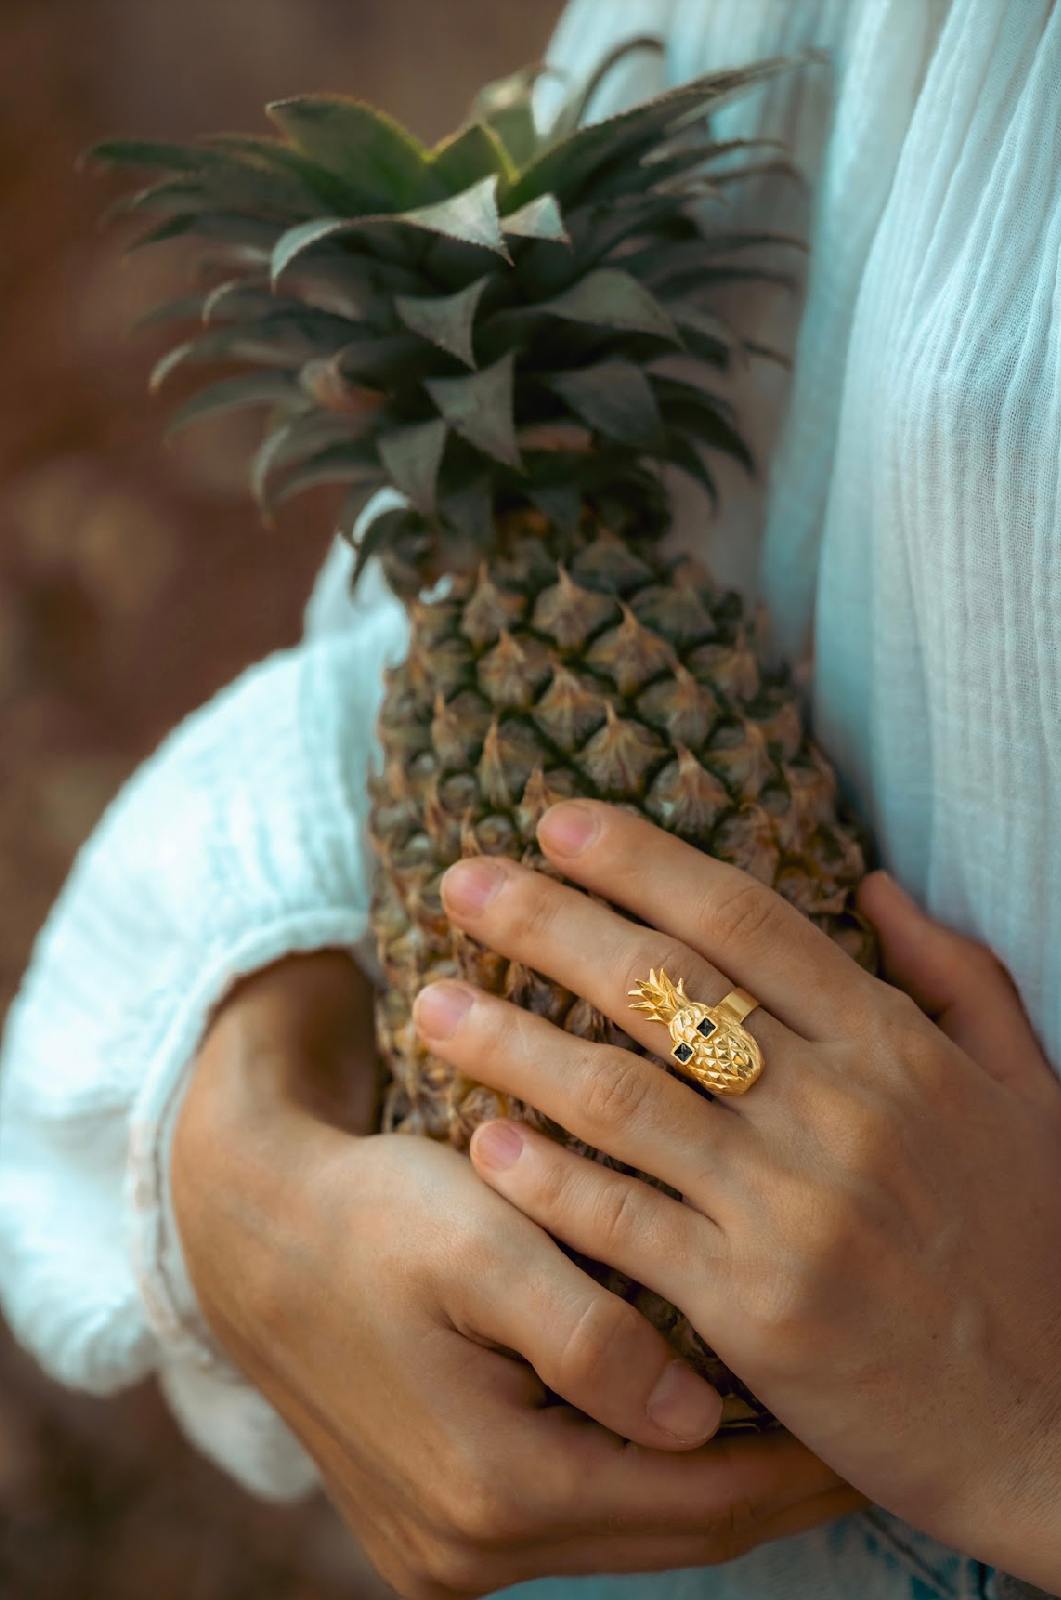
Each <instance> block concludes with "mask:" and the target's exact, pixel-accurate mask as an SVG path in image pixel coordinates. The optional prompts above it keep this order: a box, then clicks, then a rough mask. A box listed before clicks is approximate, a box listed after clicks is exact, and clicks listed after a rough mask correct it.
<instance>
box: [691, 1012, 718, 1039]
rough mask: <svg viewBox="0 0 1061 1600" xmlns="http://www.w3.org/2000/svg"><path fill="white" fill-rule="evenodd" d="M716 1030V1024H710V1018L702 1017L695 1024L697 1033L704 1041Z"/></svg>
mask: <svg viewBox="0 0 1061 1600" xmlns="http://www.w3.org/2000/svg"><path fill="white" fill-rule="evenodd" d="M717 1029H718V1023H717V1022H712V1021H711V1019H710V1017H704V1018H703V1019H702V1020H701V1021H700V1022H698V1023H697V1024H696V1031H697V1033H702V1034H703V1036H704V1038H705V1039H710V1037H711V1035H712V1034H713V1033H715V1032H716V1031H717Z"/></svg>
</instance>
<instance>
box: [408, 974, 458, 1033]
mask: <svg viewBox="0 0 1061 1600" xmlns="http://www.w3.org/2000/svg"><path fill="white" fill-rule="evenodd" d="M472 998H473V997H472V992H471V990H470V989H466V988H465V987H464V985H463V984H461V983H432V984H429V985H428V987H427V988H426V989H421V990H420V993H419V994H418V995H417V997H416V1002H415V1004H414V1006H413V1017H414V1019H415V1021H416V1026H417V1028H418V1029H419V1030H420V1032H421V1033H426V1034H430V1035H431V1037H432V1038H433V1039H447V1038H448V1037H449V1035H450V1034H451V1033H452V1032H453V1031H454V1029H455V1028H456V1026H457V1024H458V1023H459V1022H460V1020H461V1018H462V1017H464V1016H465V1015H466V1013H467V1012H468V1010H469V1008H470V1007H471V1003H472Z"/></svg>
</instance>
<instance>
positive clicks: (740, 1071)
mask: <svg viewBox="0 0 1061 1600" xmlns="http://www.w3.org/2000/svg"><path fill="white" fill-rule="evenodd" d="M627 992H628V993H629V994H630V995H632V996H633V997H634V998H633V999H632V1000H631V1002H630V1009H631V1011H643V1012H644V1013H645V1015H646V1016H648V1017H651V1018H652V1021H653V1022H662V1023H663V1025H664V1026H665V1027H666V1028H667V1030H668V1031H669V1033H670V1036H671V1041H672V1043H671V1050H670V1054H671V1057H672V1059H673V1060H674V1061H675V1062H676V1063H677V1065H678V1067H679V1068H680V1069H681V1071H682V1072H684V1073H685V1075H686V1077H688V1078H691V1079H692V1080H693V1082H694V1083H699V1084H701V1085H702V1086H703V1087H704V1088H705V1089H707V1090H709V1092H710V1093H711V1094H719V1095H734V1094H746V1093H747V1091H748V1090H749V1089H750V1088H751V1086H752V1084H753V1083H755V1081H756V1079H757V1078H758V1077H759V1076H760V1074H761V1073H762V1070H763V1067H764V1065H765V1062H764V1061H763V1053H762V1050H761V1049H760V1048H759V1041H758V1040H757V1039H756V1038H754V1037H753V1035H752V1034H750V1033H749V1032H748V1030H747V1028H745V1027H744V1020H745V1018H746V1017H748V1016H750V1015H751V1013H752V1012H753V1011H754V1010H755V1009H756V1007H757V1006H758V1004H759V1002H758V1000H757V999H756V998H755V996H754V995H752V994H749V993H748V991H747V989H731V990H730V992H729V993H728V994H727V995H724V996H723V998H722V999H721V1000H720V1001H719V1002H718V1004H717V1005H714V1006H709V1005H706V1004H705V1003H704V1002H703V1001H701V1000H691V999H690V998H689V996H688V995H687V994H686V992H685V988H684V985H683V980H682V979H681V978H679V979H678V982H677V983H672V982H671V980H670V978H668V976H667V974H666V972H664V970H663V968H662V967H661V968H660V969H659V971H658V972H656V971H650V972H649V975H648V979H647V980H644V979H643V980H641V981H640V982H639V983H638V984H637V985H636V986H635V987H634V988H633V989H630V990H628V991H627Z"/></svg>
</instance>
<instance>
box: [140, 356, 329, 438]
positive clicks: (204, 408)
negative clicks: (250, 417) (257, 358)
mask: <svg viewBox="0 0 1061 1600" xmlns="http://www.w3.org/2000/svg"><path fill="white" fill-rule="evenodd" d="M298 392H299V391H298V383H297V380H296V379H295V378H294V376H293V375H292V374H290V373H284V372H249V373H240V374H239V376H238V377H235V378H223V379H222V380H221V382H220V383H212V384H210V385H209V386H208V387H207V388H205V389H200V390H199V392H198V394H195V395H193V396H192V398H191V399H190V400H186V401H185V403H184V405H182V406H179V407H178V409H177V410H176V411H175V412H174V413H173V416H172V417H171V418H170V421H169V425H168V427H167V428H166V437H167V438H172V436H173V435H174V434H175V433H179V432H180V431H181V430H182V429H183V428H186V427H188V426H189V424H191V423H193V422H198V421H200V420H201V419H202V418H204V417H216V416H219V415H220V414H221V413H222V412H226V411H238V410H241V409H242V408H243V407H245V406H258V405H282V404H283V403H284V401H291V400H293V399H295V398H296V397H297V396H298Z"/></svg>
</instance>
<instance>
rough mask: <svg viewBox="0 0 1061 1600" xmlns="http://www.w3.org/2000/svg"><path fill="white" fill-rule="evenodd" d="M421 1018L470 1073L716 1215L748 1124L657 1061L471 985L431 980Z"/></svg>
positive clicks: (446, 1056) (422, 996)
mask: <svg viewBox="0 0 1061 1600" xmlns="http://www.w3.org/2000/svg"><path fill="white" fill-rule="evenodd" d="M414 1018H415V1021H416V1025H417V1028H418V1029H419V1031H420V1033H421V1034H422V1036H423V1037H424V1040H425V1042H426V1043H428V1044H429V1045H430V1048H431V1050H432V1051H433V1052H434V1053H435V1054H436V1055H438V1056H441V1057H442V1059H443V1060H444V1061H448V1062H449V1063H450V1064H451V1065H452V1066H454V1067H457V1068H458V1069H459V1070H460V1071H461V1073H462V1074H463V1075H464V1076H465V1077H467V1078H470V1079H472V1080H473V1081H474V1082H476V1083H486V1084H489V1085H490V1087H491V1088H494V1089H501V1090H503V1091H505V1092H507V1093H509V1094H513V1095H516V1096H518V1097H519V1099H521V1100H524V1101H526V1102H527V1103H528V1104H529V1105H532V1106H534V1107H536V1108H537V1110H539V1111H543V1112H545V1113H546V1115H547V1116H550V1117H552V1119H553V1120H554V1121H555V1122H558V1123H559V1124H560V1126H561V1127H563V1128H566V1129H567V1131H568V1132H569V1133H572V1134H574V1135H576V1137H578V1138H579V1139H584V1140H585V1142H586V1143H587V1144H590V1145H593V1146H594V1147H595V1148H596V1149H598V1150H605V1151H607V1153H608V1154H609V1155H611V1156H615V1157H616V1159H617V1160H619V1161H625V1162H627V1163H628V1164H629V1165H630V1166H633V1167H639V1168H640V1169H641V1170H642V1171H643V1172H651V1173H652V1175H653V1176H654V1177H657V1178H662V1179H663V1180H664V1182H666V1183H669V1184H671V1185H672V1187H673V1188H675V1189H678V1190H680V1191H681V1193H682V1194H684V1195H687V1196H689V1197H690V1198H692V1199H693V1200H694V1202H695V1203H696V1204H697V1205H698V1206H701V1207H703V1208H704V1209H705V1210H706V1211H707V1212H708V1213H710V1212H711V1208H712V1200H713V1197H717V1193H718V1189H719V1184H720V1175H721V1173H722V1172H724V1170H725V1167H726V1166H727V1164H728V1163H729V1162H731V1161H732V1160H734V1159H735V1158H736V1159H739V1156H738V1157H735V1156H734V1145H735V1143H738V1142H740V1141H741V1140H742V1137H743V1125H742V1123H741V1121H740V1119H739V1118H737V1117H727V1116H725V1115H724V1114H723V1113H722V1112H721V1111H720V1110H719V1108H718V1107H717V1106H715V1105H712V1104H711V1103H710V1102H709V1101H707V1100H705V1099H703V1098H702V1097H701V1096H700V1095H698V1094H696V1093H694V1091H693V1090H692V1088H690V1087H688V1086H687V1085H686V1084H685V1083H683V1082H681V1081H679V1080H678V1079H676V1078H672V1077H671V1076H670V1075H669V1074H668V1073H666V1072H664V1071H662V1070H661V1068H660V1067H659V1066H658V1065H657V1064H656V1063H655V1062H653V1061H651V1060H649V1059H648V1058H647V1057H645V1056H638V1055H635V1054H634V1053H633V1052H632V1051H630V1050H620V1049H618V1048H616V1047H615V1046H613V1045H605V1044H592V1043H590V1042H588V1041H587V1040H585V1039H579V1038H577V1037H576V1036H575V1035H574V1034H570V1033H565V1032H564V1031H563V1029H562V1028H558V1027H556V1026H555V1025H554V1024H553V1023H551V1022H549V1021H548V1020H547V1019H546V1018H544V1017H539V1016H535V1015H533V1014H532V1013H531V1012H529V1011H525V1010H523V1008H522V1007H520V1006H515V1005H512V1004H511V1003H509V1002H508V1001H505V1000H500V999H498V998H496V996H494V995H488V994H484V993H483V992H482V991H481V990H478V989H475V988H473V987H472V986H471V985H470V984H465V983H454V982H451V981H445V982H440V983H433V984H429V985H428V987H427V988H426V989H422V990H421V991H420V993H419V995H418V996H417V999H416V1005H415V1008H414ZM587 1249H589V1247H588V1246H587ZM589 1253H590V1254H593V1251H592V1250H591V1249H590V1250H589ZM603 1259H607V1260H610V1259H611V1258H610V1257H605V1258H603Z"/></svg>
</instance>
